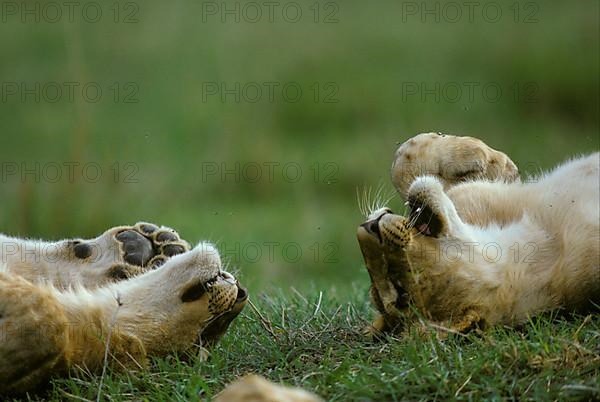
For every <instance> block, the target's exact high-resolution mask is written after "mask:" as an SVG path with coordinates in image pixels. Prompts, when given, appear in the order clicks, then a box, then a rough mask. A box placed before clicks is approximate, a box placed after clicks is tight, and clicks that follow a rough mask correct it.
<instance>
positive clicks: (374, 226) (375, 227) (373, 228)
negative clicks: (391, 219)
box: [360, 211, 391, 241]
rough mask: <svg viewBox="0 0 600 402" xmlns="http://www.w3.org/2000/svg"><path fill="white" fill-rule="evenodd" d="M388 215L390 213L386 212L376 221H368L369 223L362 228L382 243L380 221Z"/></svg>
mask: <svg viewBox="0 0 600 402" xmlns="http://www.w3.org/2000/svg"><path fill="white" fill-rule="evenodd" d="M390 212H391V211H390ZM387 214H388V212H384V213H383V214H381V215H379V216H378V217H376V218H375V219H371V220H370V221H367V222H365V223H363V224H362V225H360V226H362V227H363V228H365V230H366V231H367V232H369V234H371V235H372V236H375V237H377V238H378V239H379V240H380V241H381V231H380V230H379V221H380V220H381V218H382V217H383V216H385V215H387Z"/></svg>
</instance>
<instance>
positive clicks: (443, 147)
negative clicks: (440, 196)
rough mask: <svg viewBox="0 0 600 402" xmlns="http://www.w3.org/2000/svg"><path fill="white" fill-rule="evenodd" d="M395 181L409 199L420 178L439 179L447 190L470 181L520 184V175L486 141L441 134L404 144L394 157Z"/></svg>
mask: <svg viewBox="0 0 600 402" xmlns="http://www.w3.org/2000/svg"><path fill="white" fill-rule="evenodd" d="M391 173H392V181H393V183H394V186H396V189H397V190H398V191H399V192H400V193H401V194H402V195H405V196H406V194H407V192H408V189H409V187H410V185H411V183H412V182H413V180H414V179H415V178H417V177H419V176H424V175H431V176H435V177H437V178H438V179H440V181H441V182H442V184H443V186H444V188H445V189H447V188H448V187H450V186H453V185H455V184H458V183H461V182H463V181H466V180H474V179H483V180H490V181H495V180H501V181H505V182H513V181H515V180H518V178H519V171H518V169H517V166H516V165H515V164H514V163H513V161H512V160H510V158H509V157H508V156H507V155H506V154H504V153H502V152H500V151H497V150H495V149H492V148H490V147H489V146H488V145H486V144H485V143H484V142H483V141H481V140H479V139H477V138H472V137H457V136H453V135H445V134H440V133H424V134H419V135H417V136H415V137H413V138H411V139H410V140H408V141H406V142H404V143H403V144H402V145H400V147H399V148H398V150H397V151H396V155H395V157H394V162H393V164H392V172H391Z"/></svg>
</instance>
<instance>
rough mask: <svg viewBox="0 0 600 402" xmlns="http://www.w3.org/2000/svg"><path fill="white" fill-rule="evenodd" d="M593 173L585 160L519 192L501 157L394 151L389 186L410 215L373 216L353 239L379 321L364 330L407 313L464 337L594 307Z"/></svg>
mask: <svg viewBox="0 0 600 402" xmlns="http://www.w3.org/2000/svg"><path fill="white" fill-rule="evenodd" d="M599 167H600V154H599V153H594V154H592V155H589V156H586V157H581V158H578V159H573V160H570V161H568V162H566V163H564V164H562V165H560V166H558V167H557V168H555V169H554V170H552V171H551V172H549V173H546V174H543V175H541V176H540V177H538V178H536V179H535V180H528V183H521V182H520V180H519V177H518V171H517V168H516V166H515V165H514V163H512V161H511V160H510V159H509V158H508V157H507V156H506V155H505V154H503V153H501V152H498V151H495V150H493V149H491V148H489V147H488V146H487V145H485V144H484V143H483V142H481V141H479V140H477V139H474V138H469V137H454V136H446V135H441V134H437V133H428V134H421V135H418V136H416V137H414V138H412V139H411V140H409V141H407V142H405V143H404V144H402V145H401V146H400V148H399V149H398V151H397V152H396V158H395V161H394V163H393V166H392V179H393V181H394V185H395V186H396V188H397V189H398V190H399V192H400V193H401V194H402V195H403V196H404V197H405V198H406V200H407V205H408V207H409V211H410V212H409V216H408V217H403V216H399V215H395V214H393V213H392V211H391V210H390V209H388V208H381V209H378V210H377V211H372V212H371V213H370V215H369V217H368V218H367V221H366V222H365V223H364V224H362V225H361V226H359V228H358V233H357V236H358V241H359V243H360V247H361V250H362V253H363V256H364V259H365V262H366V265H367V270H368V271H369V274H370V277H371V281H372V287H371V299H372V301H373V303H374V304H375V306H376V308H377V309H378V310H379V312H380V313H381V316H380V317H379V318H377V319H376V320H375V322H374V323H373V328H371V331H373V332H374V333H377V332H380V331H389V330H392V329H394V328H397V327H402V326H403V324H405V322H406V321H407V320H410V319H411V318H414V317H413V314H412V311H414V310H412V309H410V308H409V304H412V305H413V306H414V307H415V308H416V310H417V311H419V313H420V314H421V315H422V316H424V317H425V318H426V319H428V320H430V321H432V322H434V323H435V324H437V326H438V327H439V326H441V327H444V328H449V329H450V330H455V331H461V332H463V331H467V330H469V329H473V328H484V327H487V326H491V325H495V324H507V325H513V324H518V323H521V322H523V321H525V320H526V319H527V318H528V317H529V316H532V315H534V314H537V313H540V312H543V311H546V310H550V309H555V308H564V309H567V310H581V311H585V310H591V309H597V307H598V304H599V303H600V227H599V220H600V214H599V196H600V194H599V187H600V184H599V183H600V176H599Z"/></svg>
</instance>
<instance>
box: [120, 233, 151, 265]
mask: <svg viewBox="0 0 600 402" xmlns="http://www.w3.org/2000/svg"><path fill="white" fill-rule="evenodd" d="M116 238H117V240H118V241H120V242H121V243H122V244H123V254H124V255H123V258H124V259H125V261H126V262H128V263H130V264H133V265H137V266H140V267H144V266H146V264H147V263H148V261H150V259H151V258H152V257H153V256H154V250H153V247H152V242H151V241H150V240H148V239H147V238H146V237H144V236H143V235H141V234H140V233H138V232H136V231H133V230H124V231H123V232H121V233H119V234H117V236H116Z"/></svg>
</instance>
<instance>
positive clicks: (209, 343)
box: [198, 286, 248, 348]
mask: <svg viewBox="0 0 600 402" xmlns="http://www.w3.org/2000/svg"><path fill="white" fill-rule="evenodd" d="M247 301H248V291H247V290H246V289H244V288H242V287H240V286H238V294H237V299H236V301H235V304H234V305H233V307H232V308H231V310H229V311H227V312H225V313H223V314H221V315H220V316H219V317H218V318H216V319H214V320H213V321H212V322H211V323H210V324H208V326H207V327H206V328H204V330H203V331H202V332H201V333H200V334H199V339H198V343H199V344H200V345H201V346H203V347H205V348H211V347H213V346H214V345H216V344H217V343H218V342H219V339H221V337H222V336H223V334H224V333H225V332H226V331H227V328H229V324H231V322H232V321H233V320H234V319H235V318H236V317H237V316H238V315H239V314H240V313H241V312H242V310H243V309H244V306H246V302H247Z"/></svg>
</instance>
